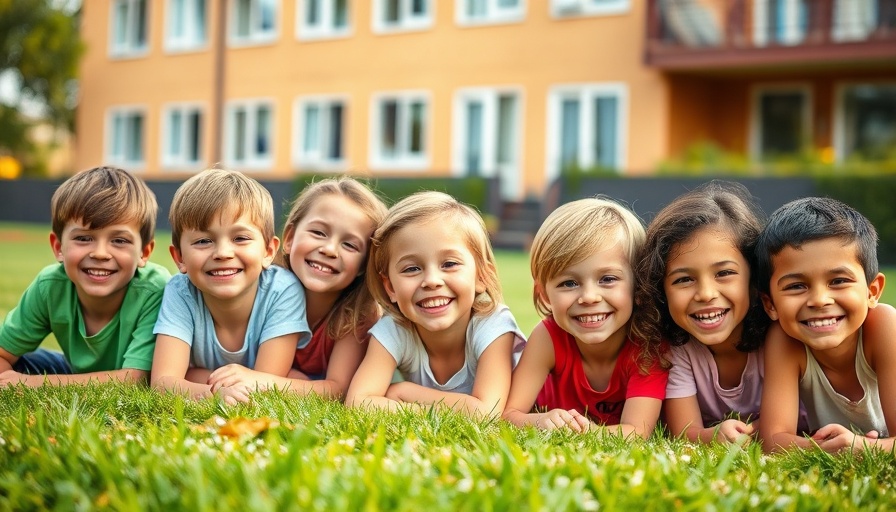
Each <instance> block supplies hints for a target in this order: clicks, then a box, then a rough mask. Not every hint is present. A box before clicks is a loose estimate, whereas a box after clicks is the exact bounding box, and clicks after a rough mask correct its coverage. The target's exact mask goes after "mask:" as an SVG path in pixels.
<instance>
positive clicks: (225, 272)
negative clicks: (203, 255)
mask: <svg viewBox="0 0 896 512" xmlns="http://www.w3.org/2000/svg"><path fill="white" fill-rule="evenodd" d="M240 272H242V270H240V269H238V268H226V269H222V270H212V271H209V272H206V274H208V275H210V276H212V277H228V276H233V275H236V274H239V273H240Z"/></svg>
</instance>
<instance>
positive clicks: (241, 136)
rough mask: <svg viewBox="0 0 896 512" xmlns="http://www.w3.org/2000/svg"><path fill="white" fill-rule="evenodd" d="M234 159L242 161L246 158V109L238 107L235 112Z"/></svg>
mask: <svg viewBox="0 0 896 512" xmlns="http://www.w3.org/2000/svg"><path fill="white" fill-rule="evenodd" d="M233 139H234V140H233V159H234V160H236V161H237V162H242V161H244V160H245V159H246V111H245V110H244V109H242V108H240V109H237V110H236V111H235V112H234V114H233Z"/></svg>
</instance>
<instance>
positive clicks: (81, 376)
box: [0, 348, 149, 387]
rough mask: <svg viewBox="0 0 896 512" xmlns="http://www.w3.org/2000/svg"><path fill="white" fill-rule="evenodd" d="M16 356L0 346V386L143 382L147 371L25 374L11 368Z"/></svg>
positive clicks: (147, 373) (130, 369)
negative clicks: (114, 381)
mask: <svg viewBox="0 0 896 512" xmlns="http://www.w3.org/2000/svg"><path fill="white" fill-rule="evenodd" d="M17 360H18V358H17V357H16V356H14V355H12V354H11V353H9V352H8V351H6V350H4V349H2V348H0V386H2V385H7V384H25V385H26V386H28V387H39V386H43V385H50V386H62V385H65V384H86V383H88V382H109V381H112V380H117V381H121V382H145V381H146V377H147V376H148V375H149V372H147V371H145V370H137V369H134V368H123V369H121V370H112V371H106V372H90V373H78V374H73V375H54V374H51V375H26V374H24V373H19V372H17V371H15V370H13V369H12V365H13V364H14V363H15V362H16V361H17Z"/></svg>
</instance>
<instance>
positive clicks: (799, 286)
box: [782, 283, 806, 291]
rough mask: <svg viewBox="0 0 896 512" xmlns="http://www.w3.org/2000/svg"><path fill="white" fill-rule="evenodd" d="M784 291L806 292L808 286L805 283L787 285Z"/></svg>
mask: <svg viewBox="0 0 896 512" xmlns="http://www.w3.org/2000/svg"><path fill="white" fill-rule="evenodd" d="M782 289H783V290H784V291H796V290H804V289H806V285H805V284H803V283H790V284H788V285H785V286H784V287H783V288H782Z"/></svg>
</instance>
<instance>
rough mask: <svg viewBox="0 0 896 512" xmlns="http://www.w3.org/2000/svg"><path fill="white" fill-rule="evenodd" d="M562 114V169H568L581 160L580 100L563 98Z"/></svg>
mask: <svg viewBox="0 0 896 512" xmlns="http://www.w3.org/2000/svg"><path fill="white" fill-rule="evenodd" d="M560 116H561V117H560V169H562V170H566V169H567V168H569V167H570V166H572V165H576V164H578V161H579V100H577V99H565V100H563V102H562V104H561V107H560Z"/></svg>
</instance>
